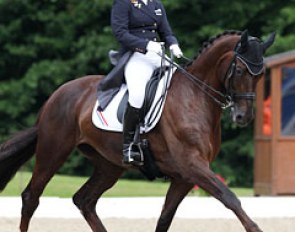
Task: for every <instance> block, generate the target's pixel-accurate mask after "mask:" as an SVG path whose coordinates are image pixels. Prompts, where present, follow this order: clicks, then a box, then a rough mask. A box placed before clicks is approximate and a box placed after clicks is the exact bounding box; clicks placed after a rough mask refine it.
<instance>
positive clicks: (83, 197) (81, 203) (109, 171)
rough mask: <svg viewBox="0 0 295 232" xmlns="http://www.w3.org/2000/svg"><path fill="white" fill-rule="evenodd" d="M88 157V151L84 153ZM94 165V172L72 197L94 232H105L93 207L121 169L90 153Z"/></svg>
mask: <svg viewBox="0 0 295 232" xmlns="http://www.w3.org/2000/svg"><path fill="white" fill-rule="evenodd" d="M84 153H87V155H89V151H88V152H85V150H84ZM91 153H92V154H94V156H93V155H91V156H92V157H93V158H95V160H94V159H91V160H92V161H93V164H94V165H95V169H94V172H93V174H92V176H91V177H90V179H89V180H88V181H87V182H86V183H85V184H84V185H83V186H82V187H81V188H80V189H79V191H78V192H77V193H76V194H75V195H74V197H73V201H74V204H75V205H76V206H77V207H78V208H79V209H80V211H81V213H82V215H83V216H84V218H85V220H86V221H87V223H88V224H89V226H90V227H91V229H92V231H95V232H106V229H105V227H104V226H103V224H102V222H101V220H100V219H99V217H98V216H97V213H96V210H95V206H96V203H97V201H98V199H99V198H100V196H101V195H102V194H103V193H104V192H105V191H106V190H107V189H109V188H111V187H112V186H113V185H114V184H115V183H116V182H117V180H118V178H119V177H120V176H121V174H122V172H123V169H122V168H120V167H118V166H115V165H113V164H112V163H110V162H109V161H107V160H105V159H104V158H103V157H101V156H100V155H99V154H97V153H96V152H94V151H91Z"/></svg>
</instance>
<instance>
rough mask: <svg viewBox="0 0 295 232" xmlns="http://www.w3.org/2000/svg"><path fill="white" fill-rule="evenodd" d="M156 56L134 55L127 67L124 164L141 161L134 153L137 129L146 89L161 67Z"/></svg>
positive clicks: (137, 153) (148, 54) (138, 155)
mask: <svg viewBox="0 0 295 232" xmlns="http://www.w3.org/2000/svg"><path fill="white" fill-rule="evenodd" d="M160 63H161V60H160V57H159V56H158V55H156V54H150V53H147V54H141V53H134V54H133V55H132V56H131V58H130V59H129V61H128V63H127V65H126V67H125V79H126V83H127V87H128V91H129V101H128V106H127V109H126V111H125V114H124V119H123V137H124V139H123V162H124V163H127V164H128V163H133V162H135V161H136V160H141V158H140V153H139V152H138V151H137V152H132V146H130V145H131V144H132V142H133V138H134V134H135V129H136V127H137V125H138V123H139V111H140V108H141V107H142V105H143V102H144V96H145V87H146V84H147V82H148V81H149V79H150V78H151V76H152V74H153V72H154V70H155V69H156V68H157V67H159V66H160Z"/></svg>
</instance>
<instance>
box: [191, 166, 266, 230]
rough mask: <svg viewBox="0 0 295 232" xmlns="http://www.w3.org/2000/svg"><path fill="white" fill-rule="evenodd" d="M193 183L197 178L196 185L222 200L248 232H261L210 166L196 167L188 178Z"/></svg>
mask: <svg viewBox="0 0 295 232" xmlns="http://www.w3.org/2000/svg"><path fill="white" fill-rule="evenodd" d="M188 178H189V179H191V181H193V178H195V182H196V181H197V182H196V184H198V185H199V186H200V187H201V188H203V189H204V190H206V191H207V192H208V193H210V194H211V195H212V196H214V197H215V198H216V199H218V200H220V201H221V202H222V203H223V204H224V205H225V206H226V207H227V208H229V209H231V210H232V211H233V212H234V213H235V214H236V215H237V217H238V218H239V220H240V221H241V223H242V224H243V226H244V227H245V229H246V231H247V232H260V231H261V230H260V229H259V227H258V226H257V225H256V224H255V222H253V221H252V220H251V219H250V217H249V216H248V215H247V214H246V213H245V211H244V210H243V209H242V206H241V202H240V201H239V199H238V198H237V197H236V195H235V194H234V193H233V192H231V191H230V190H229V188H228V187H227V186H226V185H225V184H224V183H222V182H221V181H220V180H219V179H218V178H217V177H216V175H215V174H214V173H213V172H212V171H211V170H210V169H209V166H208V164H205V163H203V164H202V165H200V163H199V165H198V166H197V167H194V169H193V171H192V173H190V174H189V176H188Z"/></svg>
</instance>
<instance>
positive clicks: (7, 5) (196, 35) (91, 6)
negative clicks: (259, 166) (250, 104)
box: [0, 0, 295, 187]
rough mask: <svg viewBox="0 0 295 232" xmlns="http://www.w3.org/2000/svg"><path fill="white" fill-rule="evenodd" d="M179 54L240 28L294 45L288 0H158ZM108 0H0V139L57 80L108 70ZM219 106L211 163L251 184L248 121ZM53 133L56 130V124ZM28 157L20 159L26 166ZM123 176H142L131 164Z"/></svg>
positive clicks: (77, 165)
mask: <svg viewBox="0 0 295 232" xmlns="http://www.w3.org/2000/svg"><path fill="white" fill-rule="evenodd" d="M162 2H163V4H164V5H165V6H166V11H167V15H168V18H169V21H170V24H171V27H172V28H173V31H174V33H175V35H176V36H177V38H178V40H179V43H180V46H181V48H182V49H183V52H184V54H185V56H187V57H190V58H192V57H194V56H195V55H196V54H197V52H198V49H199V48H200V47H201V46H202V43H203V42H206V41H208V39H209V38H210V37H213V36H214V35H216V34H218V33H221V32H223V31H224V30H229V29H230V30H239V31H243V30H244V29H248V31H249V33H250V35H252V36H256V37H259V38H261V39H265V38H266V37H267V36H268V35H269V34H270V33H271V32H273V31H276V33H277V38H276V41H275V44H274V45H273V46H272V47H271V48H270V49H269V50H268V53H267V54H266V55H267V56H269V55H272V54H275V53H281V52H285V51H289V50H293V49H295V1H294V0H260V1H256V0H248V1H244V0H236V1H229V0H219V1H215V0H194V1H191V0H173V1H172V0H162ZM111 5H112V1H110V0H87V1H81V0H38V1H36V0H0V142H3V141H4V140H5V139H7V138H8V137H9V136H11V135H12V134H13V133H15V132H17V131H19V130H22V129H23V128H26V127H30V126H32V125H33V124H34V123H35V120H36V117H37V114H38V111H39V109H40V108H41V107H42V105H43V104H44V102H45V101H46V100H47V99H48V97H49V96H50V95H51V94H52V93H53V91H54V90H55V89H57V88H58V87H59V86H60V85H62V84H63V83H65V82H67V81H69V80H72V79H75V78H78V77H81V76H85V75H89V74H103V75H105V74H107V73H108V72H109V71H110V70H111V68H112V67H111V64H110V63H109V60H108V55H107V53H108V51H109V50H110V49H116V48H118V44H117V43H116V42H115V39H114V37H113V35H112V31H111V27H110V9H111ZM227 113H228V112H225V114H224V115H223V118H222V127H223V129H222V141H223V143H222V148H221V151H220V154H219V155H218V158H217V160H216V161H215V162H214V163H213V164H212V168H213V170H214V171H215V172H216V173H218V174H219V175H220V176H221V177H223V178H224V179H225V180H224V181H225V182H226V183H227V184H228V185H229V186H230V187H237V186H238V187H252V186H253V156H254V146H253V124H252V125H250V126H249V127H247V128H237V127H236V126H235V125H233V124H232V123H231V120H230V119H229V117H228V116H227ZM57 133H58V132H57ZM33 163H34V160H32V161H30V162H29V163H28V164H26V165H25V167H23V170H24V171H31V169H32V167H33ZM91 171H92V167H91V165H90V163H88V161H87V160H86V159H85V158H84V157H83V156H81V155H79V154H78V152H77V151H75V152H73V154H72V155H71V156H70V158H69V159H68V161H67V162H66V163H65V164H64V165H63V167H62V168H61V169H60V170H59V174H66V175H75V176H86V175H89V173H91ZM123 178H127V179H142V178H143V176H142V175H141V174H140V173H138V172H134V171H129V172H127V173H126V174H125V175H124V177H123Z"/></svg>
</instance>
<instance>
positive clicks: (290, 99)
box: [281, 67, 295, 136]
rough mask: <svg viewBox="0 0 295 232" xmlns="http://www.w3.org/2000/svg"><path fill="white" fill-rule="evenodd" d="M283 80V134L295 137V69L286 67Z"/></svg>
mask: <svg viewBox="0 0 295 232" xmlns="http://www.w3.org/2000/svg"><path fill="white" fill-rule="evenodd" d="M282 74H283V79H282V114H281V125H282V128H281V133H282V135H286V136H294V135H295V67H284V68H283V73H282Z"/></svg>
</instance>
